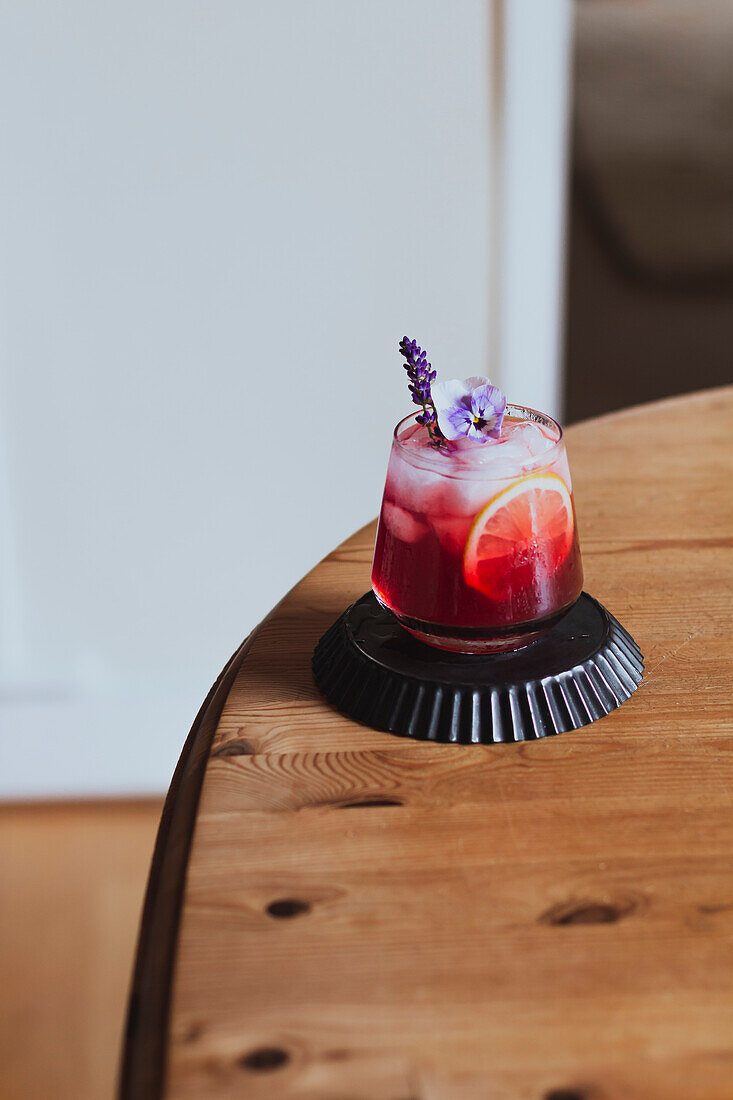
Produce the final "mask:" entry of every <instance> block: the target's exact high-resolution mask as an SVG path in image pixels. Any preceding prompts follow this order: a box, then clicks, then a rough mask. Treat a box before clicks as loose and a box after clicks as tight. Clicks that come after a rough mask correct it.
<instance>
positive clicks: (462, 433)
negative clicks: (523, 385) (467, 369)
mask: <svg viewBox="0 0 733 1100" xmlns="http://www.w3.org/2000/svg"><path fill="white" fill-rule="evenodd" d="M432 400H433V408H434V409H435V413H436V417H437V420H438V427H439V428H440V431H441V433H442V435H443V437H444V438H445V439H451V440H455V439H472V440H474V442H476V443H485V442H486V441H487V440H488V439H498V438H499V436H500V435H501V426H502V423H503V421H504V413H505V411H506V397H505V396H504V394H503V392H502V391H501V390H500V389H499V387H498V386H493V385H492V384H491V382H490V381H489V379H488V378H482V377H474V378H467V379H466V380H465V382H459V380H458V379H457V378H453V379H451V380H450V381H449V382H438V383H437V384H436V385H435V386H433V388H432Z"/></svg>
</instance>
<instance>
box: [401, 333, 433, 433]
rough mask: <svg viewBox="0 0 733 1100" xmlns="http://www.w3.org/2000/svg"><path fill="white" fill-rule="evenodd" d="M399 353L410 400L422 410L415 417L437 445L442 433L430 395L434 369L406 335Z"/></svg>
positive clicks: (424, 354) (422, 352)
mask: <svg viewBox="0 0 733 1100" xmlns="http://www.w3.org/2000/svg"><path fill="white" fill-rule="evenodd" d="M400 355H402V356H404V358H405V363H404V368H405V370H406V371H407V377H408V378H409V379H410V382H409V385H408V387H407V388H408V389H409V391H410V393H411V394H412V400H413V401H414V402H415V404H416V405H420V406H422V412H421V413H419V414H418V416H417V417H416V418H415V419H416V420H417V422H418V424H423V425H424V426H425V427H426V428H427V429H428V434H429V436H430V438H431V440H432V441H433V443H435V444H436V446H437V445H439V444H440V443H441V441H442V439H443V435H442V433H441V431H440V429H439V427H438V424H437V413H436V409H435V405H434V404H433V398H432V395H431V392H430V390H431V386H432V384H433V382H434V381H435V371H434V370H432V369H431V366H430V363H428V357H427V355H426V353H425V352H424V351H423V350H422V348H420V347H418V345H417V343H416V341H415V340H408V338H407V337H406V336H403V338H402V339H401V340H400Z"/></svg>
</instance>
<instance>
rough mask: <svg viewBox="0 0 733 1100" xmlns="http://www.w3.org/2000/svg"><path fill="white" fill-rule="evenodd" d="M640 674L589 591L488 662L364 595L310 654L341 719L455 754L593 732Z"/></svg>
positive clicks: (627, 643)
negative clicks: (544, 627)
mask: <svg viewBox="0 0 733 1100" xmlns="http://www.w3.org/2000/svg"><path fill="white" fill-rule="evenodd" d="M643 667H644V659H643V657H642V655H641V650H640V649H639V647H638V645H637V644H636V642H635V641H634V639H633V638H632V637H631V635H630V634H629V633H628V632H627V631H626V630H624V628H623V627H622V626H621V624H620V623H619V622H618V621H617V620H616V619H615V618H614V617H613V615H611V613H610V612H609V611H607V610H606V608H605V607H603V606H602V605H601V604H599V603H598V601H597V600H594V599H593V597H592V596H589V595H588V593H587V592H583V594H582V595H581V597H580V599H579V600H578V601H577V603H576V604H574V606H573V607H572V608H571V609H570V611H568V613H567V615H565V616H564V618H563V619H561V620H560V622H559V623H556V625H555V626H553V627H552V628H551V629H550V630H548V632H547V634H545V635H543V637H541V638H539V639H538V640H537V641H536V642H533V643H532V644H531V645H529V646H527V647H526V648H525V649H521V650H519V651H518V652H516V653H502V654H494V655H492V656H474V655H463V654H460V653H448V652H445V651H444V650H440V649H435V648H434V647H433V646H429V645H426V644H425V643H424V642H419V641H418V640H417V639H416V638H413V637H412V635H411V634H408V632H407V631H406V630H404V629H403V628H402V627H401V626H400V625H399V623H398V622H397V620H396V619H395V617H394V616H393V615H392V614H391V613H390V612H389V611H385V609H384V608H383V607H382V606H381V605H380V604H379V603H378V602H377V599H376V597H375V596H374V594H373V593H372V592H368V593H367V594H366V595H365V596H362V597H361V599H360V600H357V601H356V603H355V604H353V605H352V606H351V607H350V608H349V609H348V611H345V612H344V614H343V615H341V617H340V618H339V619H337V620H336V622H335V623H334V624H333V626H332V627H330V629H329V630H327V631H326V633H325V634H324V635H323V637H322V638H321V640H320V641H319V643H318V645H317V646H316V648H315V652H314V654H313V675H314V677H315V681H316V684H317V685H318V687H319V688H320V690H321V691H322V692H323V694H324V695H325V696H326V698H327V699H328V700H329V702H331V703H333V704H334V706H336V707H338V708H339V710H342V711H344V713H345V714H348V715H350V717H352V718H355V719H356V720H357V721H359V722H364V723H365V724H366V725H368V726H372V727H373V728H374V729H379V730H387V731H388V732H390V733H396V734H400V735H401V736H404V737H415V738H418V739H419V740H430V741H443V742H452V743H454V744H459V745H471V744H491V743H492V742H495V741H529V740H533V739H534V738H537V737H550V736H551V735H553V734H555V733H563V732H564V731H565V730H572V729H578V728H579V727H580V726H587V725H589V724H590V723H591V722H595V721H596V720H597V719H598V718H602V717H603V716H604V715H605V714H608V713H609V712H610V711H612V710H615V709H616V707H618V706H620V705H621V703H623V702H624V701H625V700H626V699H628V698H629V696H630V695H632V693H633V692H634V691H635V690H636V688H637V686H638V684H639V683H640V682H641V676H642V669H643Z"/></svg>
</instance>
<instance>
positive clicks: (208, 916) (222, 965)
mask: <svg viewBox="0 0 733 1100" xmlns="http://www.w3.org/2000/svg"><path fill="white" fill-rule="evenodd" d="M731 439H733V388H731V389H725V390H717V391H712V392H707V393H703V394H698V395H695V396H693V397H686V398H681V399H674V400H671V401H665V402H662V403H660V404H656V405H651V406H647V407H640V408H636V409H630V410H628V411H626V412H623V413H619V414H615V415H612V416H608V417H603V418H601V419H599V420H595V421H590V422H587V423H585V424H581V425H578V426H577V427H574V428H572V429H571V430H570V431H569V432H568V433H567V441H568V448H569V452H570V459H571V467H572V470H573V473H574V478H575V489H576V500H577V505H578V513H579V523H580V531H581V538H582V548H583V556H584V561H585V568H586V587H587V589H588V590H589V591H591V592H592V593H593V594H594V595H595V596H597V597H598V598H599V599H600V600H601V601H602V602H603V603H605V604H606V605H607V606H608V607H609V608H610V609H611V610H612V611H613V612H615V613H616V614H617V615H618V617H619V618H620V619H621V621H622V622H623V623H624V625H625V626H626V627H627V628H628V629H629V630H630V631H631V632H632V634H634V636H635V637H636V639H637V640H638V642H639V643H640V645H641V647H642V649H643V651H644V654H645V657H646V672H645V676H644V680H643V682H642V684H641V686H640V688H639V689H638V691H637V692H636V694H635V695H634V696H633V697H632V698H631V699H630V700H629V701H628V702H627V703H625V704H624V705H623V706H622V707H621V708H620V709H619V710H617V711H615V712H614V713H612V714H611V715H609V716H608V717H606V718H604V719H603V720H602V721H600V722H599V723H596V724H594V725H593V726H589V727H586V728H584V729H580V730H576V731H574V732H572V733H565V734H563V735H562V736H560V737H556V738H550V739H547V740H544V741H538V742H529V743H525V744H518V745H494V746H476V747H465V748H459V747H455V746H449V745H434V744H420V743H416V742H412V741H409V740H402V739H399V738H396V737H392V736H390V735H389V734H383V733H375V732H373V731H370V730H369V729H366V728H364V727H361V726H359V725H357V724H355V723H353V722H351V721H350V720H348V719H346V718H344V717H342V716H341V715H339V714H337V713H335V712H334V711H332V710H331V709H330V708H329V707H328V706H327V705H326V704H325V703H324V701H323V700H322V699H321V698H320V697H319V695H318V693H317V692H316V690H315V688H314V686H313V683H312V680H311V673H310V656H311V651H312V649H313V645H314V644H315V642H316V640H317V639H318V637H319V636H320V634H321V633H322V632H323V630H325V628H326V627H327V626H328V624H329V623H330V622H331V621H332V620H333V619H334V618H335V617H336V616H337V614H338V613H339V612H340V611H342V610H343V608H344V607H345V606H347V604H348V603H349V602H350V601H352V600H353V599H354V598H356V597H357V596H359V595H361V593H362V592H364V591H365V590H366V589H367V588H368V585H369V566H370V561H371V553H372V545H373V537H374V526H373V525H370V526H368V527H366V528H364V530H362V531H360V532H358V534H356V535H354V536H353V538H351V539H349V540H348V541H347V542H345V543H344V545H343V546H341V547H339V549H338V550H335V551H334V552H333V553H332V554H331V555H330V556H329V557H328V558H327V559H326V560H325V561H324V562H322V563H321V564H320V565H319V566H318V567H317V568H316V569H315V570H314V571H313V572H312V573H310V574H309V575H308V576H307V577H306V578H305V579H304V580H303V581H302V582H301V583H300V584H299V585H298V586H297V587H296V588H295V589H294V590H293V591H292V592H291V593H290V594H289V595H288V596H287V597H286V598H285V599H284V600H283V602H282V603H281V604H279V605H278V607H277V608H275V610H274V611H273V612H272V614H271V615H270V616H269V617H268V618H267V619H266V620H265V622H264V623H263V624H262V625H261V626H260V627H259V628H258V629H257V630H256V631H255V632H254V634H253V635H252V636H251V637H250V638H249V639H248V641H247V642H246V643H245V645H244V646H243V648H242V649H241V650H240V651H239V653H238V654H237V655H235V657H234V658H233V660H232V662H231V663H230V665H229V666H228V668H227V669H226V670H225V671H224V673H223V674H222V677H221V679H220V681H219V682H218V685H216V686H215V688H214V689H212V694H211V695H210V696H209V699H208V700H207V701H206V703H205V704H204V707H203V709H202V711H201V713H200V714H199V717H198V719H197V721H196V724H195V726H194V728H193V730H192V732H191V735H190V737H189V740H188V742H187V743H186V747H185V749H184V752H183V755H182V757H181V761H180V764H179V767H178V770H177V772H176V776H175V778H174V781H173V784H172V786H171V790H170V793H169V796H168V802H167V806H166V811H165V815H164V820H163V823H162V826H161V833H160V836H159V838H158V843H157V846H156V851H155V857H154V861H153V867H152V871H151V880H150V886H149V893H148V899H147V902H146V909H145V913H144V918H143V926H142V932H141V940H140V946H139V952H138V962H137V970H136V975H135V982H134V988H133V997H132V1002H131V1014H130V1028H129V1037H128V1042H127V1046H126V1051H125V1060H124V1071H123V1085H122V1095H123V1096H124V1097H125V1098H126V1100H147V1098H149V1097H158V1096H160V1095H163V1094H164V1095H165V1096H166V1097H169V1098H175V1100H182V1098H184V1097H196V1098H202V1097H204V1098H211V1100H219V1098H225V1097H248V1098H249V1097H251V1098H257V1097H276V1098H283V1100H286V1098H291V1097H292V1098H298V1100H316V1098H317V1100H418V1098H419V1100H438V1098H440V1100H467V1098H472V1100H473V1098H481V1100H525V1098H526V1100H581V1098H582V1100H636V1098H644V1100H647V1098H654V1100H656V1098H658V1100H730V1098H731V1097H732V1096H733V856H732V852H733V812H732V810H733V736H732V735H733V705H732V703H731V679H732V672H733V570H732V568H731V566H732V559H733V555H732V554H731V546H732V544H733V445H732V444H731ZM243 583H246V579H244V580H243ZM199 791H200V799H199V797H198V796H199ZM194 821H195V829H194ZM192 834H193V842H192V843H190V838H191V835H192ZM176 945H177V946H176Z"/></svg>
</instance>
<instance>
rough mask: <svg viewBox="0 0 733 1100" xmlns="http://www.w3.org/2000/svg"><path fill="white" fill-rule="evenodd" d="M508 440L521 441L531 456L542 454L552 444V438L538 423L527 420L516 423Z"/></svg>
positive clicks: (535, 456)
mask: <svg viewBox="0 0 733 1100" xmlns="http://www.w3.org/2000/svg"><path fill="white" fill-rule="evenodd" d="M509 439H510V442H512V443H513V442H518V443H522V444H523V445H524V446H525V447H526V448H527V450H528V451H529V452H530V454H531V455H532V457H533V458H537V456H538V455H541V454H544V452H545V451H547V450H549V449H550V447H552V446H553V440H552V439H549V438H548V437H547V436H546V435H545V433H544V432H543V431H542V429H541V428H540V426H539V425H538V424H533V423H532V422H531V421H529V420H527V421H525V422H524V423H523V424H517V426H516V428H514V430H513V431H512V434H511V436H510V437H509Z"/></svg>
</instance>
